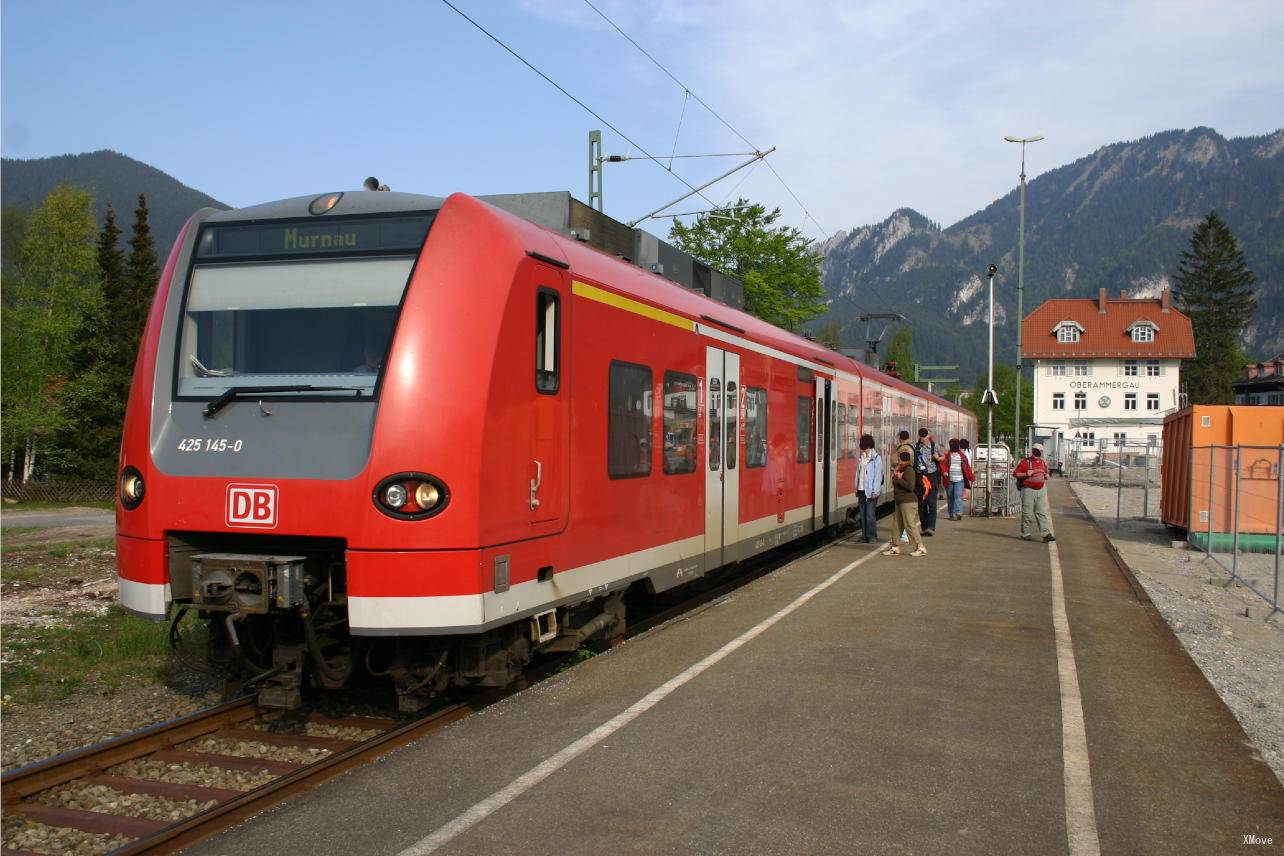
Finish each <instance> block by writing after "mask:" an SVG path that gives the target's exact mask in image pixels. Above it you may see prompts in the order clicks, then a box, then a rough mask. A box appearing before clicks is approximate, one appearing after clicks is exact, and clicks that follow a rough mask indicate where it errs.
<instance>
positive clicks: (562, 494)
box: [527, 264, 571, 531]
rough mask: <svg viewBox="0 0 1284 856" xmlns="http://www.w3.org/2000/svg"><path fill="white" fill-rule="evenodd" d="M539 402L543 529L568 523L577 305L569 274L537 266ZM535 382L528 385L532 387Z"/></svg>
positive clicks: (537, 491) (533, 506) (533, 509)
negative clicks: (571, 354) (572, 312)
mask: <svg viewBox="0 0 1284 856" xmlns="http://www.w3.org/2000/svg"><path fill="white" fill-rule="evenodd" d="M534 271H535V307H534V308H535V393H536V394H535V404H534V407H533V409H532V413H531V421H532V424H531V429H532V431H531V436H532V437H533V440H534V448H533V449H532V453H531V465H530V471H529V472H528V473H527V475H528V476H529V479H530V521H531V524H532V525H534V526H536V527H538V528H539V529H540V530H552V531H560V530H561V529H562V528H564V527H565V525H566V507H567V503H568V496H569V494H570V483H571V482H570V479H571V473H570V466H569V465H568V464H569V460H570V400H571V391H570V377H569V374H568V372H567V371H566V366H567V365H568V363H569V360H568V359H567V357H568V346H569V342H570V327H571V325H570V323H569V322H570V317H569V315H568V314H567V312H568V310H569V309H570V306H571V303H570V301H569V300H567V299H566V298H567V294H568V293H569V292H568V289H567V287H566V278H565V274H564V273H563V272H562V271H559V270H555V269H553V268H551V267H548V266H547V265H538V264H537V265H535V266H534ZM529 382H530V381H527V383H529Z"/></svg>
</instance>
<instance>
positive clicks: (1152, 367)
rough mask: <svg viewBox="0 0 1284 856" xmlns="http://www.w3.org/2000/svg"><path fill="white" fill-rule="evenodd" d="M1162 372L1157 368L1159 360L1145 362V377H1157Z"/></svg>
mask: <svg viewBox="0 0 1284 856" xmlns="http://www.w3.org/2000/svg"><path fill="white" fill-rule="evenodd" d="M1162 374H1163V372H1162V371H1161V370H1160V368H1159V360H1146V377H1159V376H1160V375H1162Z"/></svg>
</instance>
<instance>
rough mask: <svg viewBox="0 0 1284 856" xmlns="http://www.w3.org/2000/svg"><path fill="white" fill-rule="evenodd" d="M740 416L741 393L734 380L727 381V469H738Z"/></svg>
mask: <svg viewBox="0 0 1284 856" xmlns="http://www.w3.org/2000/svg"><path fill="white" fill-rule="evenodd" d="M739 416H740V393H739V392H738V391H737V390H736V382H735V381H734V380H729V381H727V444H726V445H727V449H726V455H727V469H729V470H734V469H735V468H736V450H737V449H738V448H740V434H739V430H740V429H739V428H738V427H737V425H736V422H737V421H738V417H739Z"/></svg>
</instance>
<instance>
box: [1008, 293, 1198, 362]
mask: <svg viewBox="0 0 1284 856" xmlns="http://www.w3.org/2000/svg"><path fill="white" fill-rule="evenodd" d="M1167 303H1168V300H1167V295H1166V294H1165V295H1164V296H1163V297H1159V298H1143V299H1140V300H1137V299H1130V298H1126V297H1110V298H1108V297H1105V295H1104V290H1103V292H1102V294H1101V295H1099V296H1098V297H1097V299H1095V300H1094V299H1092V298H1087V297H1084V298H1071V299H1066V300H1049V301H1048V302H1046V303H1044V304H1043V305H1042V306H1040V307H1039V308H1038V309H1036V310H1034V311H1033V312H1031V313H1030V314H1029V315H1027V316H1025V319H1024V320H1023V321H1022V322H1021V356H1022V358H1023V359H1094V358H1101V357H1115V358H1119V357H1142V358H1144V357H1149V358H1151V359H1155V358H1168V359H1190V358H1191V357H1193V356H1195V334H1194V332H1193V331H1192V330H1191V326H1190V319H1189V318H1187V317H1186V316H1185V315H1183V314H1182V313H1181V312H1178V311H1177V310H1176V309H1175V308H1172V307H1171V306H1169V307H1168V311H1167V312H1165V311H1164V307H1165V304H1167ZM1103 306H1104V308H1105V312H1104V313H1103V312H1102V311H1101V309H1102V307H1103ZM1062 321H1073V322H1076V323H1078V324H1079V325H1080V326H1082V327H1083V332H1082V333H1080V335H1079V341H1078V342H1058V341H1057V333H1056V327H1057V325H1059V324H1060V323H1061V322H1062ZM1136 321H1151V322H1153V323H1154V325H1155V326H1156V327H1157V328H1158V330H1157V331H1156V333H1155V339H1154V341H1153V342H1134V341H1133V340H1132V334H1131V333H1130V332H1129V328H1130V327H1132V325H1133V323H1134V322H1136Z"/></svg>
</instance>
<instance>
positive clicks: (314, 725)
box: [243, 720, 383, 741]
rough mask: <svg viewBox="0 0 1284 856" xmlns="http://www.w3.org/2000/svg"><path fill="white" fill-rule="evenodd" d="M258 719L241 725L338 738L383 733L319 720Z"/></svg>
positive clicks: (366, 737)
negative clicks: (282, 720) (273, 720)
mask: <svg viewBox="0 0 1284 856" xmlns="http://www.w3.org/2000/svg"><path fill="white" fill-rule="evenodd" d="M284 724H285V725H286V727H282V726H283V723H282V722H279V721H278V722H266V721H263V720H258V721H256V722H253V723H250V724H248V725H245V726H243V727H244V728H247V729H249V730H251V731H271V732H275V733H278V734H305V735H307V736H308V737H334V738H337V739H339V740H357V741H361V740H369V739H370V738H372V737H378V736H379V735H380V734H382V733H383V729H382V728H356V727H355V726H349V725H325V724H322V723H319V722H305V723H298V724H296V723H294V722H289V723H284Z"/></svg>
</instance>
